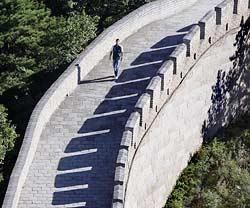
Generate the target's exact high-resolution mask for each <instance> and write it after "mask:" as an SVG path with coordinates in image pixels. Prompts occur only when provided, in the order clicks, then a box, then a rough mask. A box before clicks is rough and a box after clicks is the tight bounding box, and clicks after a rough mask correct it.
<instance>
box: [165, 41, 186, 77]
mask: <svg viewBox="0 0 250 208" xmlns="http://www.w3.org/2000/svg"><path fill="white" fill-rule="evenodd" d="M186 56H187V46H186V45H185V44H184V43H182V44H180V45H178V46H177V47H176V49H175V50H174V51H173V53H172V54H171V55H170V56H169V59H170V60H172V61H173V62H174V71H173V74H177V73H178V74H179V73H182V71H185V70H184V68H185V62H186V59H187V57H186Z"/></svg>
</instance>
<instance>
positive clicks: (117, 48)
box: [109, 39, 123, 79]
mask: <svg viewBox="0 0 250 208" xmlns="http://www.w3.org/2000/svg"><path fill="white" fill-rule="evenodd" d="M115 42H116V43H115V45H114V46H113V47H112V49H111V52H110V56H109V59H110V60H111V57H112V55H113V68H114V74H115V79H117V77H118V72H119V65H120V62H121V61H122V58H123V48H122V46H121V45H119V39H116V41H115Z"/></svg>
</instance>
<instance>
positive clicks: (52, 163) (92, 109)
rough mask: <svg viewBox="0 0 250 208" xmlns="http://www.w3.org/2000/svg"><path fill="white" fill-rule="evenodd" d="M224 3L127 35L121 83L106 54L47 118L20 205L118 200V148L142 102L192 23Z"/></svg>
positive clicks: (96, 205)
mask: <svg viewBox="0 0 250 208" xmlns="http://www.w3.org/2000/svg"><path fill="white" fill-rule="evenodd" d="M220 2H221V0H209V1H207V0H199V1H198V2H197V3H196V4H195V5H193V6H192V7H191V8H188V9H186V10H184V11H183V12H181V13H179V14H176V15H174V16H172V17H169V18H167V19H164V20H161V21H157V22H154V23H152V24H150V25H147V26H145V27H143V28H142V29H140V30H139V31H138V32H137V33H135V34H133V35H132V36H130V37H129V38H127V39H126V40H125V41H123V42H122V45H123V47H124V51H125V54H124V55H125V57H124V60H123V63H122V71H121V72H120V76H119V79H118V80H117V81H116V82H115V81H114V80H113V72H112V67H111V63H110V61H109V60H108V55H107V56H106V57H104V59H103V60H102V61H101V62H100V63H99V64H98V65H97V66H96V67H95V68H94V69H93V70H92V71H91V72H90V73H89V74H88V75H87V76H86V77H85V78H84V80H83V81H82V83H81V84H80V85H79V86H78V87H77V89H76V90H75V91H74V93H73V94H71V95H70V96H69V97H67V98H66V99H65V101H64V102H63V103H62V104H61V105H60V107H59V109H58V110H57V111H56V112H55V113H54V114H53V116H52V117H51V120H50V122H49V123H48V124H47V125H46V127H45V129H44V131H43V133H42V136H41V139H40V142H39V145H38V148H37V152H36V155H35V158H34V160H33V162H32V165H31V167H30V170H29V173H28V176H27V179H26V182H25V185H24V187H23V190H22V193H21V196H20V200H19V204H18V208H38V207H41V208H50V207H58V208H59V207H71V208H73V207H74V208H80V207H88V208H110V207H111V202H112V195H113V180H114V169H115V161H116V157H117V154H118V147H119V144H120V140H121V135H122V131H123V129H124V125H125V123H126V120H127V119H128V117H129V115H130V113H131V112H132V110H133V107H134V105H135V103H136V101H137V100H138V98H139V96H140V95H141V94H142V93H143V92H144V90H145V88H146V86H147V85H148V83H149V82H150V79H151V78H152V77H153V76H154V75H155V74H156V72H157V70H158V69H159V68H160V66H161V65H162V63H163V61H164V60H166V59H167V58H168V55H169V54H170V53H171V52H172V51H173V50H174V48H175V47H176V45H177V44H179V43H181V41H182V37H183V36H184V35H185V33H186V32H187V31H188V29H189V28H190V27H191V26H192V25H193V24H194V23H197V21H198V20H199V19H200V18H201V17H202V16H203V15H204V14H205V13H206V12H207V11H209V10H210V9H213V7H214V6H215V5H217V4H218V3H220Z"/></svg>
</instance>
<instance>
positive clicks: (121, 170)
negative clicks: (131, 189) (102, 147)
mask: <svg viewBox="0 0 250 208" xmlns="http://www.w3.org/2000/svg"><path fill="white" fill-rule="evenodd" d="M124 179H125V167H123V166H117V167H116V169H115V181H116V182H121V183H123V182H124Z"/></svg>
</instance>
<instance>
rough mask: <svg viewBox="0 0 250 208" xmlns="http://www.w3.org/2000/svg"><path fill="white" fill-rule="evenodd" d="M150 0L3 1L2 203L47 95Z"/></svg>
mask: <svg viewBox="0 0 250 208" xmlns="http://www.w3.org/2000/svg"><path fill="white" fill-rule="evenodd" d="M147 1H148V0H103V1H99V0H85V1H82V0H55V1H50V0H1V1H0V104H1V105H0V204H1V201H2V200H3V196H4V193H5V190H6V187H7V183H8V179H9V176H10V173H11V170H12V168H13V165H14V163H15V160H16V157H17V154H18V151H19V148H20V146H21V143H22V138H23V136H24V132H25V128H26V126H27V123H28V120H29V117H30V114H31V112H32V110H33V108H34V107H35V105H36V103H37V102H38V101H39V99H40V98H41V96H42V95H43V94H44V92H45V91H46V90H47V89H48V88H49V86H50V85H51V84H52V83H53V82H54V81H55V80H56V79H57V78H58V76H59V75H60V74H61V73H62V72H63V71H64V70H65V69H66V68H67V66H68V65H69V64H70V63H71V62H72V61H73V60H74V59H75V58H76V56H77V55H78V54H79V53H80V52H81V51H82V50H83V49H84V47H86V46H87V45H88V44H89V43H90V42H91V41H92V40H93V39H94V38H95V37H96V35H98V34H99V33H100V32H101V31H103V30H104V29H105V28H106V27H107V26H109V25H110V24H112V23H113V22H115V21H117V20H118V19H120V18H121V17H122V16H124V15H125V14H127V13H128V12H130V11H132V10H133V9H135V8H137V7H139V6H141V5H142V4H144V3H146V2H147ZM10 121H12V124H11V122H10ZM17 135H18V136H17Z"/></svg>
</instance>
